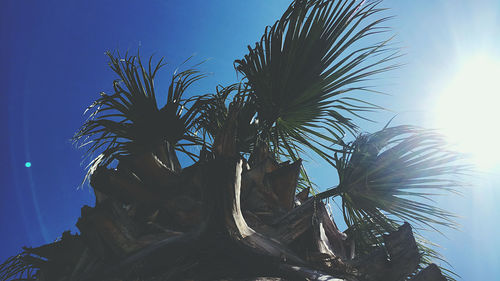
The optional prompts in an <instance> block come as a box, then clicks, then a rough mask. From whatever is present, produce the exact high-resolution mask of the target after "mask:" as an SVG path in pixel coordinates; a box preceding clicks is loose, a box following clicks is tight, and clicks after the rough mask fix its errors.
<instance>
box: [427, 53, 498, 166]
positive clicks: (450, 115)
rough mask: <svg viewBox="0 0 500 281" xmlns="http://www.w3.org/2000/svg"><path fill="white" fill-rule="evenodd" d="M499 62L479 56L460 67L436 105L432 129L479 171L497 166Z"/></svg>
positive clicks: (486, 56) (488, 57) (466, 61)
mask: <svg viewBox="0 0 500 281" xmlns="http://www.w3.org/2000/svg"><path fill="white" fill-rule="evenodd" d="M497 79H499V80H500V62H499V61H498V60H496V59H494V58H493V57H492V56H488V55H479V56H475V57H471V58H469V59H467V60H465V61H464V63H462V64H461V65H460V66H459V67H458V69H457V71H456V73H455V75H454V76H453V77H452V79H451V80H450V81H449V84H448V85H447V86H446V88H445V90H444V91H443V93H442V94H441V95H440V97H439V98H438V101H437V106H436V109H435V112H436V127H437V128H438V129H440V130H441V131H442V132H443V133H444V134H445V135H446V137H447V138H448V139H449V141H450V143H452V144H454V145H456V148H457V149H458V150H459V151H461V152H463V153H466V154H468V155H469V156H470V157H471V158H472V162H473V163H474V164H475V165H476V166H477V168H479V169H481V170H488V169H491V168H493V167H494V166H496V165H497V164H499V160H498V159H499V158H500V147H498V145H499V144H500V142H499V140H500V132H499V127H498V121H500V108H499V105H500V91H499V87H498V84H499V80H497Z"/></svg>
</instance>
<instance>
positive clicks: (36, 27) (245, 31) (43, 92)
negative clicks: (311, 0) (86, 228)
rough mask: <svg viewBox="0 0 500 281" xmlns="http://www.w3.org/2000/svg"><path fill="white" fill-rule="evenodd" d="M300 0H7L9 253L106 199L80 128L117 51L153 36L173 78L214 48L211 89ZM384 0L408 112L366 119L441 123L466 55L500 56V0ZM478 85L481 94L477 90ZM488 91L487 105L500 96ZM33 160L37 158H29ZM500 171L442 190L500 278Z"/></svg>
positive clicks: (0, 229) (466, 265) (474, 271)
mask: <svg viewBox="0 0 500 281" xmlns="http://www.w3.org/2000/svg"><path fill="white" fill-rule="evenodd" d="M288 4H289V1H284V0H274V1H269V0H252V1H243V0H241V1H234V0H233V1H230V0H214V1H201V0H197V1H187V0H184V1H180V0H175V1H174V0H166V1H160V0H154V1H123V0H122V1H117V0H102V1H74V0H68V1H53V0H47V1H43V2H42V1H26V0H4V1H1V3H0V50H1V52H0V59H1V61H2V65H1V73H2V75H1V77H0V82H1V85H2V89H1V92H0V104H2V105H3V107H4V110H2V111H1V112H0V114H1V116H0V117H1V118H0V124H1V129H2V131H3V132H4V133H3V134H2V138H0V149H1V152H2V154H1V155H2V158H1V160H0V171H1V177H0V186H1V189H0V200H1V204H0V238H1V239H0V241H1V242H0V243H1V245H0V249H2V250H1V251H0V259H2V260H3V259H5V258H6V257H8V256H10V255H13V254H16V253H17V252H18V251H19V250H20V247H21V246H37V245H40V244H43V243H46V242H51V241H53V240H54V239H55V238H57V237H58V236H60V235H61V233H62V232H63V231H64V230H68V229H71V230H72V231H76V228H75V227H74V224H75V222H76V220H77V218H78V217H79V215H80V208H81V206H82V205H83V204H88V205H92V204H93V195H92V192H91V191H90V190H89V188H83V189H77V187H78V186H79V184H80V182H81V180H82V179H83V176H84V173H85V171H84V167H82V166H81V165H80V162H81V159H82V158H81V157H82V154H83V153H82V151H78V150H77V149H75V148H74V147H73V146H72V144H71V143H70V141H69V139H70V138H71V136H72V135H73V133H74V132H75V131H76V130H77V129H78V127H79V126H80V125H81V124H82V122H83V121H84V117H83V116H82V113H83V111H84V109H85V107H86V106H88V105H89V104H90V103H91V102H92V101H93V100H94V99H95V98H96V97H97V95H98V93H99V92H101V91H109V90H110V89H111V82H112V80H113V79H114V78H115V77H114V76H113V74H112V72H111V70H109V68H108V67H107V59H106V57H105V55H104V52H105V51H107V50H120V51H122V52H124V51H127V50H129V51H130V52H136V51H137V49H138V48H140V51H141V53H142V54H143V55H145V56H149V55H151V54H153V53H154V54H156V56H157V57H160V56H165V58H166V61H167V62H168V63H169V66H168V67H167V68H166V69H164V70H163V72H162V73H160V75H159V78H158V80H159V83H158V85H159V88H161V87H162V85H165V83H166V82H167V80H168V76H169V74H170V73H171V71H172V70H173V69H174V68H175V67H176V66H178V65H179V64H180V63H181V62H182V61H184V60H185V59H186V58H187V57H189V56H191V55H193V54H196V56H195V57H194V60H195V61H202V60H204V59H207V58H210V60H209V61H207V62H206V63H204V64H203V65H202V66H201V68H202V70H204V71H206V72H210V73H212V74H211V75H210V76H209V77H208V78H207V79H205V80H203V81H201V82H200V83H198V85H197V86H196V87H194V88H193V89H192V93H194V94H204V93H208V92H211V91H213V90H214V88H215V86H216V85H217V84H219V83H220V84H228V83H231V82H234V81H236V75H235V72H234V69H233V64H232V63H233V61H234V60H235V59H239V58H241V57H242V56H243V55H244V54H245V52H246V50H247V48H246V46H247V45H249V44H253V43H254V42H255V41H257V40H258V39H259V38H260V36H261V34H262V32H263V30H264V27H265V26H266V25H269V24H272V23H273V22H274V21H275V20H276V19H277V18H278V17H279V16H280V15H281V13H282V12H283V11H284V9H285V8H286V7H287V6H288ZM382 5H383V6H384V7H387V8H390V10H389V11H387V13H388V14H392V15H395V16H396V18H395V19H393V20H391V21H390V22H389V23H388V25H389V26H391V27H392V28H393V32H394V34H395V35H396V37H395V42H397V44H398V46H400V47H401V48H402V52H403V53H405V54H406V55H405V56H404V57H403V58H402V59H401V62H402V63H404V64H405V65H404V66H403V67H402V68H400V69H398V70H396V71H393V72H391V73H388V74H385V75H384V76H382V77H380V78H381V79H379V80H377V81H376V83H378V84H379V86H380V88H381V89H383V90H384V91H386V92H388V93H390V94H391V96H378V97H374V98H372V100H373V101H375V102H377V103H378V104H381V105H383V106H385V107H387V108H390V109H392V110H393V111H394V112H392V113H382V114H377V115H373V116H372V117H373V118H375V119H376V120H377V121H379V122H380V123H379V124H375V125H374V124H367V123H362V128H363V129H364V130H365V131H374V130H376V129H379V128H381V127H382V126H383V125H384V124H385V123H386V122H387V121H388V119H389V118H391V117H392V116H393V115H394V114H396V113H397V114H398V117H397V118H396V119H395V121H394V122H395V123H397V124H399V123H409V124H414V125H421V126H425V127H436V118H438V117H436V116H437V115H439V114H440V113H439V112H441V114H446V113H447V109H443V108H436V106H435V104H436V100H437V99H438V98H439V96H440V95H441V94H442V92H443V91H445V89H446V88H447V87H448V85H449V84H450V83H451V82H450V81H452V80H453V77H454V75H456V73H457V72H459V70H460V68H461V67H462V65H464V62H466V61H467V60H468V58H469V57H474V56H475V55H476V54H478V53H479V54H483V55H484V54H486V56H487V57H488V58H491V60H493V59H498V58H500V48H499V47H498V46H500V44H499V43H500V42H499V40H500V39H499V38H500V3H499V2H498V1H493V0H490V1H487V0H482V1H466V0H460V1H444V0H441V1H430V0H425V1H397V0H386V1H384V2H383V4H382ZM465 65H466V64H465ZM169 67H170V68H169ZM499 69H500V68H499ZM498 74H500V72H498ZM490 91H491V94H492V95H496V96H498V94H500V91H498V90H495V89H492V90H490ZM475 97H477V95H476V93H471V94H470V95H468V98H470V99H474V98H475ZM481 98H482V99H483V101H484V104H485V105H487V104H494V103H495V102H496V101H497V100H498V98H496V100H495V98H493V97H491V98H490V97H489V96H481ZM450 104H452V103H451V102H450ZM477 112H478V111H477V109H475V108H472V106H471V108H470V109H467V111H465V112H463V114H467V115H471V118H473V116H474V115H477ZM450 114H451V113H450ZM488 114H489V115H488V116H490V117H489V118H485V119H482V120H481V122H482V123H485V124H486V125H487V127H486V128H490V130H484V129H482V130H481V129H480V128H479V127H475V126H474V127H464V128H463V130H464V131H466V132H468V134H469V135H472V136H473V137H474V138H475V139H477V144H478V145H479V146H481V144H482V143H483V144H484V143H485V142H486V141H487V140H488V139H491V138H494V137H495V136H494V135H491V134H489V132H488V131H494V130H496V128H497V127H498V126H497V125H496V123H498V121H499V120H500V118H499V117H498V115H497V113H496V112H494V111H492V112H489V113H488ZM481 128H482V127H481ZM490 148H491V151H495V148H494V147H490ZM492 157H495V155H493V154H492ZM27 161H30V162H31V163H32V166H31V167H29V168H27V167H25V162H27ZM308 165H310V167H313V170H314V172H313V173H312V176H313V178H314V180H315V181H316V182H317V183H318V184H319V185H320V186H321V187H328V186H332V185H334V184H335V183H334V182H331V181H332V180H334V179H331V178H328V177H327V176H325V175H328V174H331V171H329V170H327V169H326V168H325V167H324V164H322V163H321V162H311V163H309V164H308ZM499 171H500V168H499V162H497V163H493V164H492V165H490V166H489V168H488V169H487V170H483V171H481V172H479V173H478V174H477V175H476V176H475V177H474V178H473V180H472V182H473V185H472V186H471V187H470V188H466V189H464V190H463V192H464V195H463V196H462V197H457V196H453V197H443V198H439V199H438V200H437V202H436V204H439V205H440V206H441V207H443V208H449V209H451V210H453V211H455V212H456V213H457V214H458V215H459V216H460V217H461V218H460V219H459V222H460V223H461V224H462V230H461V231H450V230H446V231H445V234H446V236H447V238H444V237H442V236H439V235H436V234H431V235H430V237H431V238H432V240H433V241H435V242H437V243H439V244H441V245H442V246H443V247H444V249H443V250H441V252H442V253H443V254H444V255H445V256H446V257H447V259H448V260H449V261H450V263H451V264H452V265H453V266H454V267H455V270H456V272H458V273H459V274H460V275H461V276H462V277H463V280H483V279H484V280H493V279H495V278H496V277H497V276H498V275H499V274H500V267H498V265H499V264H500V255H499V254H498V252H499V250H500V239H498V238H497V237H498V234H500V232H499V226H498V225H497V224H496V223H495V218H496V216H497V215H498V214H500V207H498V206H497V205H498V204H497V202H499V200H500V193H499V191H498V186H499V184H500V176H499V174H500V173H499Z"/></svg>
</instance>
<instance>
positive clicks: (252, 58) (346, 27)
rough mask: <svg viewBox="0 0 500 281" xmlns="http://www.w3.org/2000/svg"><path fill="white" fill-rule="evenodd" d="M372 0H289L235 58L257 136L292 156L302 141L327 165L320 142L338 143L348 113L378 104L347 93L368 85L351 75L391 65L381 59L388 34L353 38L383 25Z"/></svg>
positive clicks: (387, 53)
mask: <svg viewBox="0 0 500 281" xmlns="http://www.w3.org/2000/svg"><path fill="white" fill-rule="evenodd" d="M378 3H379V1H375V2H370V3H368V4H366V5H361V4H359V3H357V2H356V1H323V0H308V1H305V0H297V1H294V2H293V3H292V4H291V5H290V7H289V8H288V10H287V11H286V12H285V13H284V15H283V16H282V17H281V19H280V20H278V21H277V22H276V23H275V24H274V25H273V26H271V27H268V28H266V31H265V34H264V35H263V37H262V39H261V40H260V42H258V43H256V45H255V47H254V48H250V47H249V53H248V54H247V55H246V56H245V57H244V59H242V60H237V61H235V66H236V69H237V71H239V72H240V73H242V74H243V75H244V77H245V78H246V83H247V84H248V85H249V90H250V94H251V95H252V96H253V97H254V100H255V107H256V111H257V119H258V121H259V123H261V126H262V128H263V129H262V131H261V132H259V133H260V134H261V138H262V139H264V140H265V141H267V142H269V143H270V144H271V145H270V147H273V151H274V152H275V153H277V154H280V153H283V154H284V156H286V157H292V158H293V157H294V156H296V155H297V154H298V152H299V151H298V150H297V149H296V147H297V146H303V147H306V148H307V149H310V150H312V151H313V152H315V153H317V154H318V155H319V156H320V157H322V158H324V159H325V160H327V161H328V162H330V163H331V164H334V163H333V160H332V158H331V155H332V154H333V153H332V149H331V148H330V146H328V145H325V144H324V143H325V142H326V143H328V144H331V143H332V142H333V143H339V142H340V140H341V139H342V137H343V136H344V135H345V134H346V133H349V132H350V133H354V132H355V131H356V130H357V127H356V125H355V124H354V123H353V121H352V120H351V119H350V118H351V117H349V115H351V116H359V117H362V118H364V117H363V116H362V115H361V114H362V113H363V112H365V111H371V110H374V109H378V107H377V106H375V105H373V104H370V103H367V102H365V101H363V100H360V99H356V98H355V95H356V93H360V92H363V91H370V88H369V87H366V86H361V85H359V82H364V81H366V80H367V79H368V78H369V77H372V76H374V75H376V74H378V73H381V72H384V71H388V70H390V69H392V68H394V67H395V66H394V65H392V64H389V62H390V61H391V60H392V59H394V58H395V57H396V56H397V52H396V51H394V50H392V49H391V48H390V47H389V46H388V44H387V42H388V40H383V41H381V42H378V43H374V44H373V43H372V45H371V46H369V47H359V45H358V44H359V43H361V42H363V41H364V40H365V39H368V38H370V39H372V40H373V39H374V38H375V37H373V36H374V35H375V34H378V33H382V32H384V31H385V30H386V29H385V28H384V27H382V26H381V24H382V23H383V22H385V21H386V20H387V19H388V18H387V17H381V18H380V17H379V18H377V16H378V15H379V12H381V11H382V9H379V8H377V5H378ZM372 37H373V38H372ZM371 42H373V41H371ZM295 144H296V147H295V148H294V145H295Z"/></svg>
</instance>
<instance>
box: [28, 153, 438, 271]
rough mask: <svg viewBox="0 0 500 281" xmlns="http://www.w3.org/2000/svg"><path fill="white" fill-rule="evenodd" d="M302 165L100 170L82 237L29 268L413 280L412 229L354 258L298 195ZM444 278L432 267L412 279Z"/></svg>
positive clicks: (233, 163)
mask: <svg viewBox="0 0 500 281" xmlns="http://www.w3.org/2000/svg"><path fill="white" fill-rule="evenodd" d="M150 160H151V159H148V158H147V157H143V158H141V159H137V161H144V162H148V161H150ZM148 163H150V162H148ZM300 165H301V164H300V161H299V162H296V163H292V164H289V163H282V164H278V163H275V162H273V161H271V160H270V159H267V158H264V159H261V161H260V162H259V163H255V164H254V165H253V166H254V167H250V168H249V166H248V165H247V163H246V162H245V160H244V159H240V158H238V157H230V156H227V155H226V156H219V157H217V158H216V159H213V160H209V161H201V162H199V163H196V164H194V165H193V166H191V167H187V168H185V169H183V170H181V171H175V170H172V169H170V168H168V167H166V165H165V167H163V166H161V165H160V166H159V167H160V168H159V169H157V170H153V171H154V173H151V170H149V171H150V174H147V173H145V172H144V171H143V170H141V169H140V168H135V169H130V168H127V169H120V166H119V168H118V169H101V170H99V171H97V172H96V173H95V174H94V176H93V178H92V181H91V183H92V185H93V187H94V189H95V190H96V191H98V192H99V193H100V194H101V198H100V200H98V201H97V203H96V206H95V207H88V206H85V207H83V208H82V216H81V218H80V219H79V221H78V223H77V226H78V228H79V229H80V231H81V234H80V235H70V234H68V233H66V234H65V235H63V238H62V239H61V240H60V241H58V242H55V243H53V244H48V245H45V246H42V247H39V248H30V249H26V251H27V253H28V254H27V255H26V259H29V257H31V258H33V259H37V260H38V263H37V266H36V267H38V268H40V270H39V272H38V279H39V280H51V281H52V280H61V281H62V280H68V281H84V280H88V281H90V280H143V281H145V280H150V281H153V280H336V281H340V280H353V281H355V280H359V281H361V280H367V281H368V280H387V281H392V280H394V281H396V280H404V279H405V278H406V277H408V276H410V275H411V274H413V273H415V272H416V270H417V266H418V264H419V262H420V256H419V252H418V249H417V247H416V244H415V240H414V238H413V234H412V230H411V227H410V225H409V224H404V225H403V226H402V227H401V228H400V229H399V230H398V231H396V232H394V233H390V234H388V235H387V236H386V237H385V247H384V248H378V249H376V250H374V252H373V253H371V254H370V255H367V256H363V257H354V255H353V253H354V249H353V247H354V245H353V242H352V241H350V240H349V239H348V237H347V236H346V235H345V234H344V233H342V232H340V231H339V229H338V228H337V226H336V225H335V223H334V221H333V220H332V218H331V216H330V215H329V213H328V212H327V210H326V208H325V205H324V203H323V202H322V201H321V200H319V199H317V198H314V197H308V195H307V194H304V193H300V194H298V195H297V196H295V194H296V186H297V179H298V174H299V170H300ZM139 166H140V165H139ZM122 167H123V166H122ZM127 167H130V165H128V166H127ZM144 177H149V178H148V179H145V178H144ZM151 177H153V179H154V180H152V178H151ZM440 278H441V279H440ZM442 278H443V277H442V275H441V273H440V272H439V269H438V268H437V267H435V266H432V267H430V268H428V269H425V270H423V271H421V272H420V273H418V274H417V275H415V276H414V277H413V280H419V281H420V280H443V279H442Z"/></svg>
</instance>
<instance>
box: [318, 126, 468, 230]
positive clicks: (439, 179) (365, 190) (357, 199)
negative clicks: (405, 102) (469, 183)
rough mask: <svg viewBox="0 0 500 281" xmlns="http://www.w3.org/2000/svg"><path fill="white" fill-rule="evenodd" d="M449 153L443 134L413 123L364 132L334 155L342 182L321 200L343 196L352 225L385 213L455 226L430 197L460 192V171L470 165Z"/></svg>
mask: <svg viewBox="0 0 500 281" xmlns="http://www.w3.org/2000/svg"><path fill="white" fill-rule="evenodd" d="M462 158H463V156H462V155H460V154H458V153H455V152H453V151H450V150H449V148H448V146H447V144H446V142H445V140H444V139H443V137H442V136H441V135H439V134H438V133H436V132H435V131H432V130H424V129H421V128H417V127H412V126H397V127H391V128H384V129H383V130H381V131H379V132H376V133H373V134H364V135H360V136H359V137H358V138H357V139H356V140H355V141H354V142H352V143H351V144H350V145H349V146H347V147H346V148H345V149H344V152H343V154H342V155H341V156H340V157H337V158H336V167H337V170H338V173H339V180H340V183H339V186H338V187H336V188H334V189H331V190H328V191H326V192H324V193H322V194H321V195H319V196H320V197H321V198H325V197H329V196H335V195H340V196H341V197H342V206H343V213H344V217H345V221H346V223H347V225H348V226H352V225H354V224H356V223H357V222H358V221H362V220H363V219H365V218H370V219H371V220H374V221H380V220H381V219H380V218H383V217H382V216H381V214H382V213H385V214H389V215H390V216H393V217H395V218H397V219H399V220H401V221H408V222H410V223H412V224H414V225H415V226H418V227H421V228H424V229H428V228H433V229H435V226H437V225H442V226H448V227H455V226H456V224H455V223H454V216H453V215H452V214H451V213H449V212H447V211H445V210H443V209H441V208H438V207H436V206H435V204H434V203H433V201H432V199H431V196H435V195H440V194H444V193H446V192H456V191H455V190H456V188H457V187H459V186H462V185H463V182H461V181H460V180H458V179H457V175H460V174H464V173H466V171H467V170H468V166H467V165H464V164H461V163H460V161H459V160H460V159H462ZM382 221H383V219H382Z"/></svg>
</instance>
